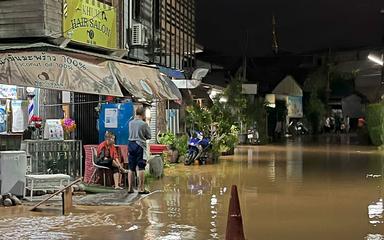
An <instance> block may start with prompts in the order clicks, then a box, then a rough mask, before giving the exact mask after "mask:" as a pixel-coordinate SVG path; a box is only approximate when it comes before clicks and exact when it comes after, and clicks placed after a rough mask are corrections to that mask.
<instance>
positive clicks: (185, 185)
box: [0, 146, 384, 240]
mask: <svg viewBox="0 0 384 240" xmlns="http://www.w3.org/2000/svg"><path fill="white" fill-rule="evenodd" d="M383 159H384V157H383V156H382V155H380V154H378V153H377V152H375V151H374V150H372V149H371V148H367V149H365V148H362V147H358V148H356V149H355V148H354V147H350V146H349V147H347V148H343V147H337V148H331V147H330V146H326V147H320V148H316V147H309V148H306V147H302V146H278V147H276V146H271V147H270V146H263V147H260V146H258V147H253V148H240V149H238V150H237V151H236V155H235V157H226V158H224V159H223V160H221V162H220V163H219V164H216V165H206V166H189V167H186V166H183V165H181V164H179V165H177V166H175V167H173V168H171V169H167V173H166V177H164V178H163V179H161V180H159V181H154V182H153V183H151V186H150V187H151V189H152V190H155V189H157V190H161V192H154V193H153V194H151V195H149V196H147V197H144V198H141V199H139V200H138V201H137V202H135V203H133V204H131V205H127V204H125V206H120V207H105V206H96V207H87V208H86V209H87V213H89V214H85V211H82V210H81V209H80V210H79V209H77V211H76V213H74V214H71V215H69V216H66V217H63V216H57V217H54V216H35V215H32V216H31V217H14V218H12V217H6V218H3V219H1V215H0V232H1V234H0V236H1V237H0V238H5V239H72V238H79V237H81V238H82V239H145V240H152V239H162V240H176V239H177V240H179V239H180V240H184V239H191V240H192V239H193V240H195V239H198V240H199V239H204V240H206V239H223V238H224V234H225V229H226V220H227V211H228V203H229V191H228V189H230V187H231V185H232V184H237V186H238V189H239V197H240V205H241V208H242V209H241V211H242V215H243V222H244V229H245V234H246V237H247V239H272V240H274V239H286V240H289V239H295V240H296V239H311V240H315V239H316V240H320V239H366V240H384V235H383V234H384V229H383V226H384V209H383V208H384V207H383V195H382V194H383V187H384V182H383V176H384V160H383ZM110 200H111V199H109V200H108V201H110ZM123 200H124V199H123ZM119 202H121V203H125V202H124V201H122V200H119ZM36 214H37V213H36ZM38 214H40V215H41V214H43V213H38Z"/></svg>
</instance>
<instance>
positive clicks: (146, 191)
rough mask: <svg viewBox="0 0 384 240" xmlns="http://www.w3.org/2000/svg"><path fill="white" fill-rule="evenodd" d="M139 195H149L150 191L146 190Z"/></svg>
mask: <svg viewBox="0 0 384 240" xmlns="http://www.w3.org/2000/svg"><path fill="white" fill-rule="evenodd" d="M139 194H149V191H148V190H144V191H142V192H139Z"/></svg>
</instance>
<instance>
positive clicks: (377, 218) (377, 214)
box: [368, 198, 384, 226]
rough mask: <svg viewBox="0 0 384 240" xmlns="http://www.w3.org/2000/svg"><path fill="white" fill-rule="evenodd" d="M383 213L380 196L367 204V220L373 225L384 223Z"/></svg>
mask: <svg viewBox="0 0 384 240" xmlns="http://www.w3.org/2000/svg"><path fill="white" fill-rule="evenodd" d="M383 213H384V208H383V199H382V198H380V199H379V201H377V202H374V203H372V204H370V205H368V217H369V222H370V223H371V224H373V225H374V226H377V225H378V224H382V223H384V221H383V220H384V219H383Z"/></svg>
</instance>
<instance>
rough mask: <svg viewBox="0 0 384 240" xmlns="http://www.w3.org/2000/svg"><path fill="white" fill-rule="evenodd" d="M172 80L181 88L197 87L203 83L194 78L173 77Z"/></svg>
mask: <svg viewBox="0 0 384 240" xmlns="http://www.w3.org/2000/svg"><path fill="white" fill-rule="evenodd" d="M172 82H173V83H174V84H175V85H176V86H177V88H179V89H194V88H197V87H198V86H199V85H200V84H201V80H193V79H189V80H188V79H176V80H175V79H173V80H172Z"/></svg>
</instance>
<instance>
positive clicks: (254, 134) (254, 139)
mask: <svg viewBox="0 0 384 240" xmlns="http://www.w3.org/2000/svg"><path fill="white" fill-rule="evenodd" d="M247 139H248V144H252V145H253V144H259V143H260V138H259V132H258V131H257V129H256V128H251V129H248V131H247Z"/></svg>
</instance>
